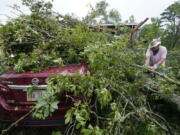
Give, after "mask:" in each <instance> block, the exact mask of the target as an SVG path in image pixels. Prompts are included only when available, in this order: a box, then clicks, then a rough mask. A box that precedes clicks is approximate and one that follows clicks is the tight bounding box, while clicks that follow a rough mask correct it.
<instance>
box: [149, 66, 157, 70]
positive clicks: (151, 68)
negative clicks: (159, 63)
mask: <svg viewBox="0 0 180 135" xmlns="http://www.w3.org/2000/svg"><path fill="white" fill-rule="evenodd" d="M148 69H150V70H156V69H157V67H156V66H148Z"/></svg>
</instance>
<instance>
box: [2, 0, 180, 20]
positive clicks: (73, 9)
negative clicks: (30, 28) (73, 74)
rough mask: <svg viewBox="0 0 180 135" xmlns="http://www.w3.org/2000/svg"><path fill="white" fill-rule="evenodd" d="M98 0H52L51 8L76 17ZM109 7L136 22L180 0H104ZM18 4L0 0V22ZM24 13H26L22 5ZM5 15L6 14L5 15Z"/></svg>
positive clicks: (155, 14)
mask: <svg viewBox="0 0 180 135" xmlns="http://www.w3.org/2000/svg"><path fill="white" fill-rule="evenodd" d="M98 1H100V0H54V2H53V10H54V11H56V12H59V13H61V14H66V13H74V14H75V15H76V16H77V17H79V18H81V17H84V16H85V15H86V14H87V13H88V10H89V8H88V5H89V4H91V5H93V6H94V5H95V3H97V2H98ZM106 1H107V2H108V3H109V9H112V8H114V9H117V10H118V11H119V12H120V14H121V18H122V20H123V21H125V20H126V19H128V18H129V16H131V15H134V16H135V19H136V22H140V21H142V20H144V19H145V18H146V17H159V16H160V14H161V13H162V12H163V11H164V10H165V9H166V8H167V7H168V6H169V5H170V4H172V3H174V2H175V1H180V0H106ZM13 4H20V0H0V22H1V23H2V22H3V23H4V22H5V21H6V20H7V16H10V17H16V16H17V15H16V14H17V13H16V12H14V11H13V10H12V9H11V8H10V7H9V6H10V5H13ZM22 11H23V12H24V13H28V10H27V9H26V8H25V7H22ZM6 15H7V16H6Z"/></svg>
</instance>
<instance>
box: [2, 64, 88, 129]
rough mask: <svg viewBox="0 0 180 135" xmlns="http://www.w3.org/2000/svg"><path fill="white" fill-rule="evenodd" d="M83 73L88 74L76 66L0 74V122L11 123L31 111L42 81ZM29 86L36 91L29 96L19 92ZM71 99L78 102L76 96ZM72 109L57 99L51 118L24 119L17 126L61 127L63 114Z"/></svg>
mask: <svg viewBox="0 0 180 135" xmlns="http://www.w3.org/2000/svg"><path fill="white" fill-rule="evenodd" d="M87 73H89V70H88V68H87V65H86V64H85V63H80V64H76V65H70V66H64V67H53V68H48V69H45V70H42V71H41V72H38V73H33V72H25V73H16V72H13V71H11V72H8V73H5V74H2V75H1V76H0V122H7V123H12V122H14V121H16V120H17V119H19V118H20V117H22V116H23V115H25V114H26V113H28V112H29V111H30V110H31V107H32V106H33V105H35V103H36V100H37V98H38V97H39V96H40V95H41V93H42V91H43V90H44V89H46V87H47V84H46V83H45V80H46V78H48V77H51V76H53V75H56V74H65V75H75V74H76V75H77V74H87ZM33 84H38V88H37V90H34V91H33V93H32V94H28V93H26V92H25V91H23V89H25V88H28V87H31V85H33ZM74 98H76V99H77V100H78V99H81V98H82V97H81V95H79V96H76V97H74ZM72 106H73V101H72V100H71V99H70V98H68V97H66V96H63V97H61V99H60V104H59V105H58V110H56V111H55V112H54V113H53V115H52V116H51V117H48V118H46V119H45V120H40V119H35V118H32V117H31V116H28V117H27V118H25V119H24V120H22V121H21V122H20V123H19V124H18V126H31V127H32V126H38V127H39V126H63V125H64V116H65V113H66V111H67V110H68V109H69V108H71V107H72Z"/></svg>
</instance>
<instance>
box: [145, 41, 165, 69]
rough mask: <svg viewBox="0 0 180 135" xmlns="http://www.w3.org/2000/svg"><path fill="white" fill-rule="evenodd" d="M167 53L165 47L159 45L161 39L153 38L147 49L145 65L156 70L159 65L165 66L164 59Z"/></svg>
mask: <svg viewBox="0 0 180 135" xmlns="http://www.w3.org/2000/svg"><path fill="white" fill-rule="evenodd" d="M166 55H167V49H166V47H164V46H161V41H160V40H158V39H154V40H153V41H152V42H151V43H150V45H149V48H148V49H147V52H146V60H145V66H148V68H149V69H150V70H156V69H158V68H159V67H160V66H162V67H164V66H165V60H166Z"/></svg>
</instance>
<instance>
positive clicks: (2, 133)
mask: <svg viewBox="0 0 180 135" xmlns="http://www.w3.org/2000/svg"><path fill="white" fill-rule="evenodd" d="M34 110H35V109H34V108H33V109H32V110H31V111H29V112H28V113H26V114H25V115H23V116H22V117H21V118H19V119H18V120H17V121H15V122H14V123H12V124H11V125H9V126H8V128H6V129H4V130H2V131H1V135H6V134H7V133H8V132H9V131H10V130H11V129H12V128H13V127H14V126H16V125H17V124H18V123H19V122H21V121H22V120H24V119H25V118H26V117H27V116H29V115H30V114H31V113H32V112H33V111H34Z"/></svg>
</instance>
